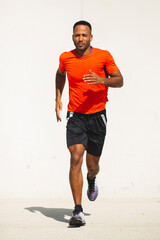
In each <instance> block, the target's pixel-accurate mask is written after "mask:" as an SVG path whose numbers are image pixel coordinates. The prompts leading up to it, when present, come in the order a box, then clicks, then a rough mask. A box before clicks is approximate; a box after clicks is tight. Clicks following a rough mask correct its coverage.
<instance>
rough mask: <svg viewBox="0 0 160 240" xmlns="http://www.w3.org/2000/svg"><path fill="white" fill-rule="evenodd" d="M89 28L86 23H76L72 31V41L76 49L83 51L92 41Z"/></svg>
mask: <svg viewBox="0 0 160 240" xmlns="http://www.w3.org/2000/svg"><path fill="white" fill-rule="evenodd" d="M92 38H93V36H92V35H91V31H90V28H89V27H88V26H86V25H77V26H76V27H75V28H74V32H73V36H72V39H73V42H74V45H75V47H76V49H77V50H83V51H85V50H86V49H87V48H88V47H89V46H90V42H91V41H92Z"/></svg>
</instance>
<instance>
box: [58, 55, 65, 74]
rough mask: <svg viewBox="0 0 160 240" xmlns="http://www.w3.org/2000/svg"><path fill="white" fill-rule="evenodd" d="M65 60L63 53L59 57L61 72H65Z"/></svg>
mask: <svg viewBox="0 0 160 240" xmlns="http://www.w3.org/2000/svg"><path fill="white" fill-rule="evenodd" d="M64 60H65V58H64V53H62V54H61V55H60V57H59V69H60V70H61V72H65V61H64Z"/></svg>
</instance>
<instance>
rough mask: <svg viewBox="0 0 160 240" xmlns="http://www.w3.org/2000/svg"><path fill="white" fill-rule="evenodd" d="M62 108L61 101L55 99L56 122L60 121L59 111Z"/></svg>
mask: <svg viewBox="0 0 160 240" xmlns="http://www.w3.org/2000/svg"><path fill="white" fill-rule="evenodd" d="M61 110H62V102H61V101H56V109H55V111H56V117H57V122H59V121H60V122H61V121H62V119H61V116H60V111H61Z"/></svg>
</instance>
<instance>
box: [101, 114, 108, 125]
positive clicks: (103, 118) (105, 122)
mask: <svg viewBox="0 0 160 240" xmlns="http://www.w3.org/2000/svg"><path fill="white" fill-rule="evenodd" d="M101 118H102V120H103V122H104V124H105V126H106V125H107V121H106V119H105V116H104V114H101Z"/></svg>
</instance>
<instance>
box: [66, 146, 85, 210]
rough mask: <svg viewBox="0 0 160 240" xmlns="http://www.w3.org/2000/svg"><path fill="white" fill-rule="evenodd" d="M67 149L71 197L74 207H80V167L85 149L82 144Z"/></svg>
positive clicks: (81, 179)
mask: <svg viewBox="0 0 160 240" xmlns="http://www.w3.org/2000/svg"><path fill="white" fill-rule="evenodd" d="M68 149H69V151H70V154H71V162H70V173H69V179H70V186H71V190H72V195H73V199H74V203H75V205H81V201H82V187H83V177H82V170H81V166H82V162H83V154H84V151H85V147H84V145H83V144H76V145H73V146H70V147H68Z"/></svg>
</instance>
